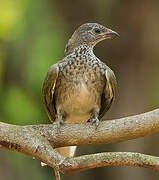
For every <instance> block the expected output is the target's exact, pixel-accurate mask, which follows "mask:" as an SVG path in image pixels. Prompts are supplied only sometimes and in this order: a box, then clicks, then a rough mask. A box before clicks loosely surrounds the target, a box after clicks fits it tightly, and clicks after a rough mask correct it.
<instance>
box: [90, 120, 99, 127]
mask: <svg viewBox="0 0 159 180" xmlns="http://www.w3.org/2000/svg"><path fill="white" fill-rule="evenodd" d="M90 122H92V124H95V126H96V129H97V127H98V126H99V119H98V118H97V117H96V118H91V119H90Z"/></svg>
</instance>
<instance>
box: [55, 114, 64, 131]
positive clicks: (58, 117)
mask: <svg viewBox="0 0 159 180" xmlns="http://www.w3.org/2000/svg"><path fill="white" fill-rule="evenodd" d="M65 117H66V116H65V115H64V114H63V113H61V112H58V113H57V119H58V122H57V127H58V129H60V128H61V125H62V124H63V122H64V120H65Z"/></svg>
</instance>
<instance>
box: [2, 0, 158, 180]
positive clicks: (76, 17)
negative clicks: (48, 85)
mask: <svg viewBox="0 0 159 180" xmlns="http://www.w3.org/2000/svg"><path fill="white" fill-rule="evenodd" d="M158 19H159V1H155V0H151V1H149V0H143V1H138V0H129V1H126V0H118V1H115V0H99V1H92V0H83V1H82V0H81V1H74V0H67V1H59V0H0V121H3V122H7V123H11V124H20V125H26V124H40V123H50V122H49V120H48V118H47V115H46V113H45V111H44V108H43V105H42V102H41V89H42V83H43V80H44V77H45V75H46V72H47V70H48V68H49V67H50V66H51V65H52V64H54V63H55V62H56V61H58V60H61V59H62V58H63V57H64V47H65V44H66V43H67V41H68V39H69V37H70V36H71V34H72V33H73V32H74V30H75V29H76V28H77V27H78V26H79V25H81V24H83V23H86V22H98V23H100V24H103V25H105V26H107V27H109V28H112V29H113V30H115V31H117V32H118V33H119V34H120V36H121V37H120V39H115V40H112V41H110V40H108V41H104V42H101V43H100V44H98V45H97V47H96V48H95V54H96V55H97V56H98V57H99V58H100V59H101V60H103V61H104V62H105V63H107V65H108V66H110V67H111V68H112V69H113V71H114V72H115V74H116V77H117V81H118V92H117V97H116V101H115V103H114V105H113V107H112V108H111V110H110V111H109V112H108V114H107V115H106V117H107V118H108V119H112V118H119V117H123V116H128V115H133V114H137V113H141V112H145V111H149V110H152V109H154V108H157V107H159V23H158V22H159V21H158ZM158 138H159V135H153V136H150V137H144V138H140V139H136V140H132V141H128V142H123V143H118V144H112V145H97V146H89V147H81V148H79V149H78V154H87V153H94V152H102V151H134V152H142V153H146V154H151V155H156V156H159V145H158ZM0 162H1V163H0V180H4V179H5V180H28V179H30V180H32V179H38V180H44V179H45V180H46V179H47V180H52V179H54V177H53V171H52V169H51V168H49V167H41V166H40V162H39V161H38V160H33V159H32V158H31V157H28V156H25V155H21V154H18V153H15V152H9V151H4V150H0ZM119 177H120V179H122V180H127V179H129V180H134V179H140V180H150V179H153V180H154V179H158V173H157V172H153V171H150V170H147V169H141V168H130V167H105V168H98V169H93V170H89V171H85V172H80V173H76V174H73V175H70V176H64V177H63V179H66V180H73V179H76V180H81V179H84V180H85V179H91V180H96V179H103V180H104V179H109V180H118V179H119Z"/></svg>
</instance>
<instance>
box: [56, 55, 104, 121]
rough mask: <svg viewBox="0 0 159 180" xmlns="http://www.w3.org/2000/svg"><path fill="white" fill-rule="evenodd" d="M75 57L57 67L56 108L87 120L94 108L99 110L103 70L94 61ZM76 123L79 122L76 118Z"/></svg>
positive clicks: (83, 57)
mask: <svg viewBox="0 0 159 180" xmlns="http://www.w3.org/2000/svg"><path fill="white" fill-rule="evenodd" d="M89 58H90V57H87V56H86V57H85V56H81V57H77V58H76V59H70V61H68V62H67V63H65V64H61V67H60V66H59V69H60V71H59V76H58V79H57V83H56V90H55V95H56V103H55V104H56V106H57V108H58V107H60V108H61V109H62V110H63V111H65V113H66V114H67V115H68V117H69V116H72V117H73V118H74V121H75V119H76V117H81V119H82V120H84V121H86V120H88V119H89V117H90V114H91V111H92V110H93V109H94V108H100V104H101V95H102V92H103V89H104V86H105V75H104V69H102V68H101V67H100V64H99V62H98V61H97V60H96V59H89ZM84 117H85V118H84ZM77 121H78V122H79V121H80V120H79V119H78V118H77Z"/></svg>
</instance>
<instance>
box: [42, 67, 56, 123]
mask: <svg viewBox="0 0 159 180" xmlns="http://www.w3.org/2000/svg"><path fill="white" fill-rule="evenodd" d="M58 72H59V68H58V64H54V65H52V66H51V67H50V69H49V70H48V72H47V75H46V77H45V80H44V84H43V89H42V98H43V103H44V106H45V109H46V112H47V114H48V116H49V119H50V120H51V121H55V119H56V109H55V102H54V91H55V86H56V80H57V78H58Z"/></svg>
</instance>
